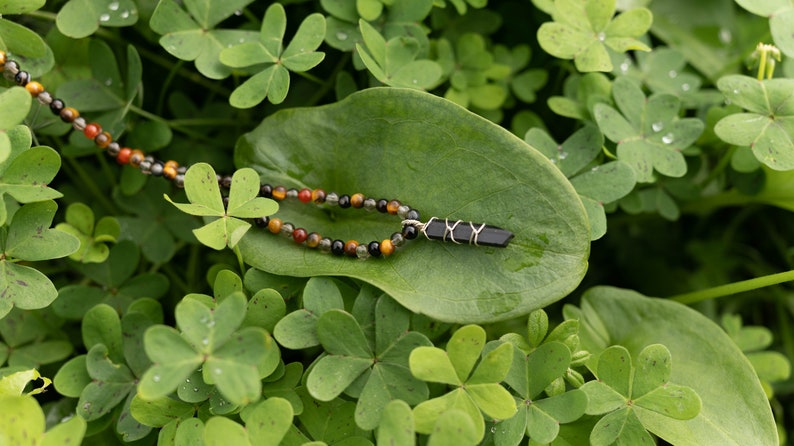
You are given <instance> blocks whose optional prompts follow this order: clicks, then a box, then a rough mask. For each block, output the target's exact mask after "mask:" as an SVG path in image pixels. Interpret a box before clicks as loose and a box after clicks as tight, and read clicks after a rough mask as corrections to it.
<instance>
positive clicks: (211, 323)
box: [207, 319, 215, 328]
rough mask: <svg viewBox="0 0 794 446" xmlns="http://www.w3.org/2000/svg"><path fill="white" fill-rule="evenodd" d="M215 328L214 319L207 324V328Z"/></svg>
mask: <svg viewBox="0 0 794 446" xmlns="http://www.w3.org/2000/svg"><path fill="white" fill-rule="evenodd" d="M214 326H215V319H212V320H210V321H209V322H207V328H212V327H214Z"/></svg>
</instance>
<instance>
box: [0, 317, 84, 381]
mask: <svg viewBox="0 0 794 446" xmlns="http://www.w3.org/2000/svg"><path fill="white" fill-rule="evenodd" d="M53 328H54V327H51V326H50V325H49V323H44V322H43V321H42V319H41V317H40V316H39V315H34V314H33V313H32V312H29V311H24V310H20V309H13V310H11V312H10V313H9V314H8V315H6V316H5V317H3V318H0V339H2V340H3V342H0V365H3V364H5V363H6V360H7V361H8V367H13V368H16V369H19V368H24V367H30V368H36V367H41V366H42V365H45V364H52V363H56V362H60V361H63V360H64V359H66V358H68V357H69V355H70V354H72V352H73V351H74V346H72V343H71V342H69V341H68V340H65V339H59V338H58V336H57V334H55V333H52V334H49V335H48V334H47V333H48V332H50V331H53ZM56 333H57V332H56Z"/></svg>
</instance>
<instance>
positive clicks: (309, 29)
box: [220, 3, 325, 108]
mask: <svg viewBox="0 0 794 446" xmlns="http://www.w3.org/2000/svg"><path fill="white" fill-rule="evenodd" d="M286 27H287V15H286V12H285V11H284V7H283V6H281V4H280V3H273V4H272V5H270V7H268V8H267V11H265V18H264V19H263V20H262V28H261V30H260V33H259V40H258V41H251V42H244V43H241V44H239V45H235V46H232V47H230V48H225V49H224V50H223V51H221V52H220V61H221V62H222V63H223V64H225V65H227V66H230V67H234V68H243V67H250V66H253V65H262V66H263V67H264V69H263V70H262V71H260V72H259V73H257V74H255V75H254V76H253V77H251V78H250V79H248V80H247V81H245V82H243V84H242V85H240V86H239V87H237V88H236V89H235V90H234V91H233V92H232V95H231V96H230V97H229V103H230V104H231V105H232V106H234V107H237V108H250V107H253V106H255V105H257V104H259V103H260V102H262V101H263V100H264V99H265V98H269V99H270V102H271V103H273V104H280V103H281V102H283V101H284V98H286V97H287V91H289V72H290V71H293V72H304V71H309V70H310V69H312V68H314V67H315V66H316V65H317V64H319V63H320V62H322V60H323V58H325V53H323V52H319V51H315V50H316V49H317V48H318V47H319V46H320V44H322V43H323V38H324V37H325V18H324V17H323V15H322V14H319V13H315V14H311V15H309V16H308V17H306V18H305V19H303V22H301V24H300V26H299V27H298V31H297V32H296V33H295V36H294V37H293V38H292V40H291V41H290V43H289V45H287V47H286V48H284V31H285V30H286Z"/></svg>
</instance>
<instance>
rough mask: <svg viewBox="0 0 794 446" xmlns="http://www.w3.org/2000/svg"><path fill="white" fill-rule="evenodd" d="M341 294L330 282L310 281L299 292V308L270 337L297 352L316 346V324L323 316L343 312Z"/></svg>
mask: <svg viewBox="0 0 794 446" xmlns="http://www.w3.org/2000/svg"><path fill="white" fill-rule="evenodd" d="M344 308H345V306H344V302H343V301H342V293H340V291H339V288H338V287H337V286H336V284H335V283H334V281H333V279H329V278H327V277H312V278H311V279H309V281H308V282H306V287H305V288H304V289H303V308H301V309H299V310H295V311H293V312H291V313H290V314H288V315H286V316H285V317H283V318H282V319H281V320H279V321H278V323H277V324H276V326H275V328H273V336H274V337H275V338H276V340H277V341H278V343H279V344H281V345H283V346H284V347H287V348H289V349H293V350H297V349H302V348H309V347H314V346H317V345H320V340H319V338H318V337H317V321H318V320H319V319H320V316H322V315H323V314H324V313H325V312H327V311H331V310H335V309H338V310H343V309H344Z"/></svg>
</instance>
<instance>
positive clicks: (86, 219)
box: [55, 203, 121, 263]
mask: <svg viewBox="0 0 794 446" xmlns="http://www.w3.org/2000/svg"><path fill="white" fill-rule="evenodd" d="M55 229H57V230H59V231H63V232H66V233H68V234H72V235H73V236H75V237H77V239H78V240H79V241H80V248H79V249H78V250H77V251H75V252H74V253H72V254H71V255H70V256H69V258H70V259H72V260H76V261H78V262H83V263H101V262H104V261H105V259H107V257H108V255H109V254H110V248H108V246H107V245H106V244H105V242H115V241H116V238H117V237H118V236H119V233H120V232H121V228H120V227H119V222H118V220H116V219H115V218H113V217H102V218H101V219H100V220H99V222H97V223H96V226H95V225H94V212H93V211H92V210H91V208H90V207H88V206H86V205H85V204H83V203H73V204H70V205H69V207H68V208H66V223H59V224H58V225H57V226H55Z"/></svg>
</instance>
